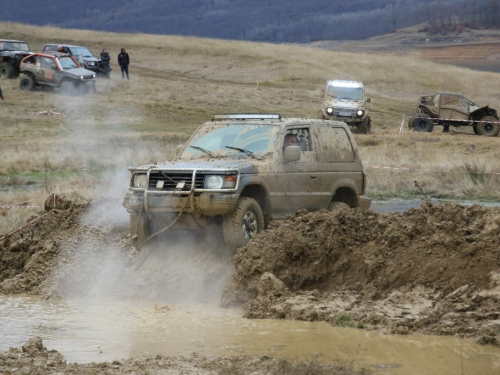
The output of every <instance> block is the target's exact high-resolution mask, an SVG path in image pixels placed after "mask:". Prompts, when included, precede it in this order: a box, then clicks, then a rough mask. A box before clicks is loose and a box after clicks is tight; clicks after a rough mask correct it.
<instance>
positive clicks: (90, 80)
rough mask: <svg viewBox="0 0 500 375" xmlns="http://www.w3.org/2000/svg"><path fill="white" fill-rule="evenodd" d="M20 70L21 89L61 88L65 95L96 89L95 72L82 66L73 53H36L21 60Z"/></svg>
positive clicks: (46, 89) (45, 89) (49, 89)
mask: <svg viewBox="0 0 500 375" xmlns="http://www.w3.org/2000/svg"><path fill="white" fill-rule="evenodd" d="M20 71H21V73H22V74H23V76H22V77H21V80H20V81H19V87H20V88H21V90H29V91H33V90H35V88H36V87H37V86H39V87H41V88H42V89H43V90H44V91H52V90H53V89H54V88H60V90H61V93H62V94H64V95H73V94H77V93H86V92H88V91H89V90H91V91H93V92H95V91H96V87H95V81H96V75H95V73H94V72H92V71H90V70H87V69H84V68H82V67H81V66H80V65H79V64H78V62H77V61H76V60H75V58H74V57H73V56H71V55H67V54H59V53H54V54H47V53H34V54H32V55H30V56H28V57H25V58H24V59H23V60H22V61H21V65H20Z"/></svg>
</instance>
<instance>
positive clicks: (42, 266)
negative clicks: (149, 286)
mask: <svg viewBox="0 0 500 375" xmlns="http://www.w3.org/2000/svg"><path fill="white" fill-rule="evenodd" d="M94 204H97V205H99V206H100V207H101V210H100V215H96V214H95V213H96V212H97V213H99V210H93V212H94V215H93V217H92V218H90V219H87V220H86V221H85V220H84V214H85V213H86V212H87V211H88V210H89V208H90V207H91V203H89V202H85V201H80V202H75V201H69V200H66V199H65V198H64V197H59V196H56V197H55V199H54V195H51V196H49V197H48V198H47V200H46V202H45V205H44V206H45V211H42V212H39V213H37V214H35V215H33V217H32V218H30V219H29V220H28V222H30V221H32V220H35V219H36V220H35V221H34V222H33V224H32V225H29V226H26V227H24V228H23V229H22V230H21V231H20V232H18V233H15V234H13V235H12V236H10V237H8V238H6V239H5V240H4V241H1V242H0V292H2V293H6V294H14V293H25V294H42V295H43V294H45V295H47V294H50V293H52V292H55V291H57V292H58V293H59V292H64V291H65V290H66V289H67V285H66V284H65V283H64V280H65V279H68V278H69V277H71V285H72V287H73V288H76V287H80V288H81V287H82V285H81V283H80V281H81V280H79V275H80V273H79V272H80V271H81V262H78V260H79V259H81V258H83V257H87V258H89V259H95V255H96V254H99V253H102V252H103V251H102V250H103V248H106V247H109V246H111V245H112V246H114V247H119V248H120V252H121V253H122V254H124V256H126V255H127V254H130V250H131V249H130V247H131V246H130V241H129V240H128V239H127V238H126V237H127V234H126V233H127V232H126V227H124V226H123V225H121V226H120V225H118V224H117V223H116V222H114V221H113V219H112V218H110V217H109V215H108V216H107V214H108V213H109V212H112V210H110V206H113V205H116V202H115V201H113V200H110V199H105V200H102V201H99V200H96V202H94ZM82 244H85V247H82V246H81V245H82ZM72 265H74V267H72ZM94 274H95V272H94ZM87 275H88V273H87Z"/></svg>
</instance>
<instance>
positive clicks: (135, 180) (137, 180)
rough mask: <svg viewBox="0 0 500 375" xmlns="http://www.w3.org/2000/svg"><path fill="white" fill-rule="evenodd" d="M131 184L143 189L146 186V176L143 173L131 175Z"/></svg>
mask: <svg viewBox="0 0 500 375" xmlns="http://www.w3.org/2000/svg"><path fill="white" fill-rule="evenodd" d="M131 186H132V187H134V188H138V189H145V188H146V187H147V186H148V176H147V174H145V173H136V174H133V175H132V181H131Z"/></svg>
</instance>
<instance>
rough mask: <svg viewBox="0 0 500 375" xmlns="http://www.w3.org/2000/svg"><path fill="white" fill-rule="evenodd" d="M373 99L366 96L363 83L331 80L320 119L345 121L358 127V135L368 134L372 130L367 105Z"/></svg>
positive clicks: (319, 115)
mask: <svg viewBox="0 0 500 375" xmlns="http://www.w3.org/2000/svg"><path fill="white" fill-rule="evenodd" d="M370 101H371V99H370V98H367V97H366V96H365V87H364V85H363V83H362V82H356V81H345V80H329V81H327V82H326V89H325V93H324V95H323V104H322V106H321V110H320V111H319V113H318V118H320V119H326V120H337V121H343V122H345V123H346V124H347V125H349V126H353V127H356V130H357V132H358V133H361V134H366V133H369V132H370V129H371V119H370V116H368V110H367V108H366V103H368V102H370Z"/></svg>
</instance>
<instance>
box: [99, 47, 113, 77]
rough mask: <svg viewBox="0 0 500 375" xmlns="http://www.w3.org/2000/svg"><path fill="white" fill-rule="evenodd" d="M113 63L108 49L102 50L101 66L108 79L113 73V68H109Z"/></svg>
mask: <svg viewBox="0 0 500 375" xmlns="http://www.w3.org/2000/svg"><path fill="white" fill-rule="evenodd" d="M110 61H111V58H110V57H109V52H108V50H107V49H106V48H103V49H102V52H101V64H102V67H103V69H104V76H105V77H106V78H109V75H110V73H111V67H110V66H109V62H110Z"/></svg>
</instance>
